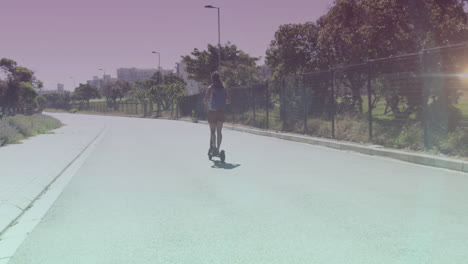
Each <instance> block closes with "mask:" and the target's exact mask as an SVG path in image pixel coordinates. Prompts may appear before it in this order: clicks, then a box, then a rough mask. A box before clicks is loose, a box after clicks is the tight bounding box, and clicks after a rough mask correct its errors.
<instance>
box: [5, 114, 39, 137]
mask: <svg viewBox="0 0 468 264" xmlns="http://www.w3.org/2000/svg"><path fill="white" fill-rule="evenodd" d="M8 120H9V123H10V125H11V126H12V127H14V128H16V129H17V130H18V132H19V133H21V134H22V135H23V136H24V137H30V136H32V135H33V134H34V131H33V129H32V127H33V123H32V120H31V119H29V118H27V117H25V116H21V115H17V116H12V117H8Z"/></svg>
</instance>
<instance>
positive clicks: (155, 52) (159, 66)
mask: <svg viewBox="0 0 468 264" xmlns="http://www.w3.org/2000/svg"><path fill="white" fill-rule="evenodd" d="M151 53H153V54H158V84H159V83H160V80H161V79H160V76H161V54H160V53H159V52H157V51H153V52H151Z"/></svg>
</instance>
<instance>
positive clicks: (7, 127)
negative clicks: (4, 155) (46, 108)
mask: <svg viewBox="0 0 468 264" xmlns="http://www.w3.org/2000/svg"><path fill="white" fill-rule="evenodd" d="M60 126H62V123H60V121H59V120H57V119H55V118H53V117H50V116H46V115H41V114H35V115H32V116H23V115H17V116H13V117H7V118H3V119H0V146H2V145H4V144H10V143H15V142H17V141H19V140H21V139H23V138H26V137H30V136H33V135H37V134H43V133H46V132H48V131H50V130H52V129H55V128H58V127H60Z"/></svg>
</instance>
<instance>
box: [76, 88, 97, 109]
mask: <svg viewBox="0 0 468 264" xmlns="http://www.w3.org/2000/svg"><path fill="white" fill-rule="evenodd" d="M94 98H101V95H100V94H99V90H98V88H97V87H96V86H94V85H90V84H82V83H80V85H79V86H78V87H76V88H75V90H74V91H73V99H74V100H77V101H82V102H86V105H87V108H88V109H89V100H91V99H94Z"/></svg>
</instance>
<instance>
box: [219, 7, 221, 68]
mask: <svg viewBox="0 0 468 264" xmlns="http://www.w3.org/2000/svg"><path fill="white" fill-rule="evenodd" d="M219 12H220V11H219V7H218V71H219V70H220V68H221V19H220V15H219Z"/></svg>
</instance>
